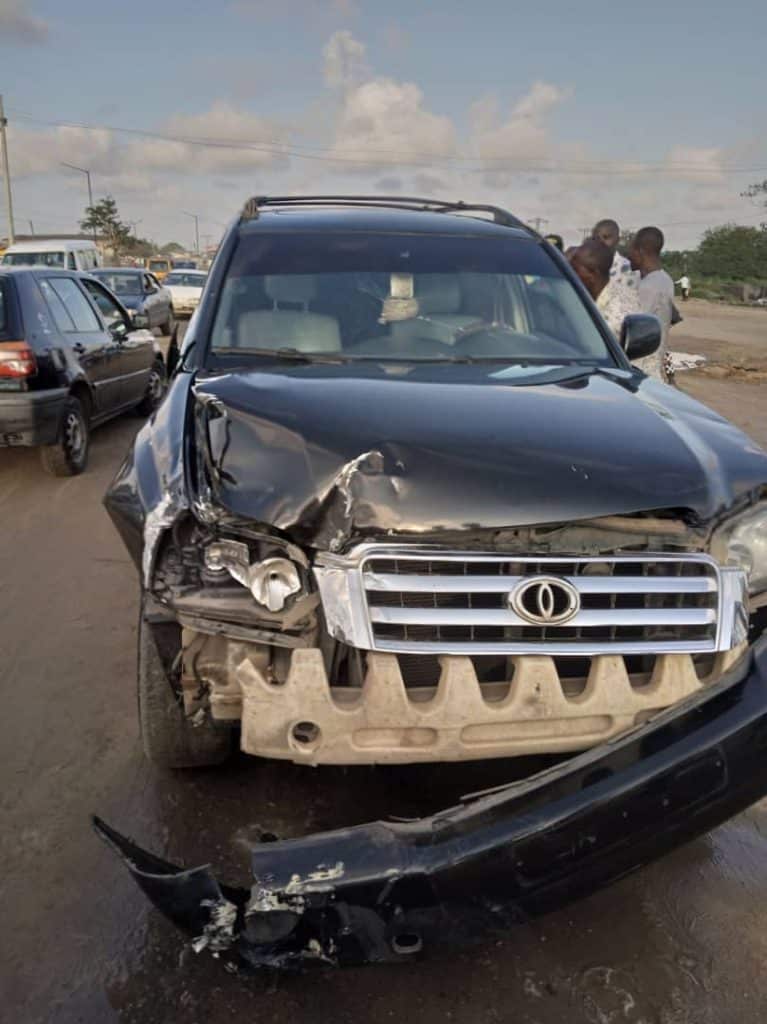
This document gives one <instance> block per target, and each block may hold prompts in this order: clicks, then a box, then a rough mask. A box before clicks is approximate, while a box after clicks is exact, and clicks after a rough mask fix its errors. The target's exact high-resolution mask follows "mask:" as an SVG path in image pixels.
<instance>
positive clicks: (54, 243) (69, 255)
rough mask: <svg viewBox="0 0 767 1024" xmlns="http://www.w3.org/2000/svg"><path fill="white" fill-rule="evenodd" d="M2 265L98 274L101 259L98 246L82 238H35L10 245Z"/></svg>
mask: <svg viewBox="0 0 767 1024" xmlns="http://www.w3.org/2000/svg"><path fill="white" fill-rule="evenodd" d="M2 262H3V266H4V267H52V268H54V269H56V270H94V269H95V268H96V267H98V266H100V265H101V257H100V256H99V251H98V249H97V248H96V245H95V243H94V242H88V241H84V240H83V239H82V238H60V239H59V238H34V239H30V240H29V241H26V242H15V243H14V244H13V245H9V246H8V248H7V249H6V250H5V255H4V256H3V261H2Z"/></svg>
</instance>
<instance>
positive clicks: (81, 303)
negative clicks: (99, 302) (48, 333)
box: [47, 277, 101, 333]
mask: <svg viewBox="0 0 767 1024" xmlns="http://www.w3.org/2000/svg"><path fill="white" fill-rule="evenodd" d="M47 284H49V285H50V286H51V288H52V289H53V291H54V292H55V293H56V295H57V296H58V297H59V299H61V302H62V303H63V305H64V307H65V309H66V311H67V313H68V314H69V316H70V318H71V320H72V323H73V324H74V326H73V327H70V328H69V330H70V331H72V330H74V331H78V332H82V333H89V332H92V331H100V330H101V325H100V324H99V322H98V319H97V317H96V314H95V313H94V311H93V309H92V308H91V306H90V303H89V302H88V300H87V299H86V297H85V296H84V295H83V293H82V292H81V291H80V289H79V288H78V287H77V284H76V282H75V281H73V280H72V278H71V277H49V278H47ZM66 329H67V328H63V327H62V330H66Z"/></svg>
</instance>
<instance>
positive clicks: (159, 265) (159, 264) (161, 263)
mask: <svg viewBox="0 0 767 1024" xmlns="http://www.w3.org/2000/svg"><path fill="white" fill-rule="evenodd" d="M169 266H170V264H169V263H168V261H167V260H150V261H149V267H148V268H147V269H149V270H151V271H152V273H157V271H158V270H159V271H160V273H162V272H163V270H167V269H168V267H169Z"/></svg>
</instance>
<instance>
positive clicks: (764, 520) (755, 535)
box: [711, 502, 767, 594]
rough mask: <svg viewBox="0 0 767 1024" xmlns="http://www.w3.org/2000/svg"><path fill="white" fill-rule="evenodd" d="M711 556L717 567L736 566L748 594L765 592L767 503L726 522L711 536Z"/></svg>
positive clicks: (766, 589)
mask: <svg viewBox="0 0 767 1024" xmlns="http://www.w3.org/2000/svg"><path fill="white" fill-rule="evenodd" d="M711 554H712V555H713V556H714V558H716V559H717V560H718V562H719V563H720V564H721V565H728V564H729V565H738V566H740V568H741V569H743V571H744V572H745V574H746V577H747V579H748V591H749V593H750V594H760V593H763V592H764V591H767V502H760V503H759V504H758V505H755V506H754V507H753V508H750V509H748V510H747V511H746V512H742V513H741V514H740V515H737V516H734V517H733V518H732V519H729V520H727V522H726V523H724V524H723V525H722V526H720V527H719V529H718V530H716V532H715V533H714V536H713V538H712V542H711Z"/></svg>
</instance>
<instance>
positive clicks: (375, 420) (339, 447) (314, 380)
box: [194, 364, 767, 550]
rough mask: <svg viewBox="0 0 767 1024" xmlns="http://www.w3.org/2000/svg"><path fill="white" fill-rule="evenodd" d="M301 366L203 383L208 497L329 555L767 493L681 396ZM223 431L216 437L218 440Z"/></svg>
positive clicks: (468, 371) (701, 510)
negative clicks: (360, 542)
mask: <svg viewBox="0 0 767 1024" xmlns="http://www.w3.org/2000/svg"><path fill="white" fill-rule="evenodd" d="M400 373H401V375H398V374H397V373H396V372H392V370H391V369H389V371H388V372H387V371H386V370H385V369H384V368H383V367H381V366H377V365H376V366H373V365H370V366H365V367H360V366H359V365H357V366H351V365H345V366H344V365H341V366H336V365H333V366H330V365H304V364H296V365H295V366H289V367H287V368H286V367H285V366H284V365H282V364H281V365H280V366H279V367H278V368H275V369H271V368H270V369H267V370H263V371H257V372H242V371H239V372H232V373H226V374H221V375H218V376H215V377H212V376H210V377H208V378H207V379H205V378H199V379H198V381H197V383H196V385H195V388H194V391H195V392H196V393H197V396H198V398H197V408H198V410H199V409H201V407H202V402H201V401H200V399H201V398H202V400H203V402H204V401H205V398H204V397H203V396H209V397H210V398H215V399H216V400H217V402H216V404H217V405H218V407H219V408H220V409H223V410H224V411H225V414H226V429H225V432H224V433H225V440H223V441H220V442H219V443H218V444H217V443H216V442H215V440H214V441H213V442H212V449H213V455H214V457H215V460H216V462H217V465H218V468H219V470H220V480H219V482H218V484H216V486H215V489H214V493H213V500H214V501H215V502H216V503H218V504H220V505H222V506H224V508H226V509H227V510H228V511H229V512H230V513H233V514H234V515H237V516H242V517H246V518H248V519H250V520H253V521H255V522H257V523H260V524H265V525H271V526H273V527H275V528H278V529H280V530H284V531H286V532H288V533H289V534H291V536H293V538H294V539H295V540H297V541H299V542H303V543H308V544H311V545H313V546H316V547H326V546H328V547H330V548H331V549H332V550H337V549H339V548H340V547H342V546H343V545H344V544H345V543H346V542H348V541H349V540H350V539H352V538H353V537H355V536H356V537H359V536H364V535H368V536H369V535H375V534H377V533H383V532H393V533H397V534H407V533H414V534H423V533H433V532H435V531H439V530H460V529H468V528H490V529H493V528H500V527H515V526H531V525H536V524H543V523H561V522H567V521H572V520H577V519H587V518H592V517H596V516H604V515H620V514H630V513H635V512H640V511H650V510H660V509H669V508H675V509H689V510H691V511H692V512H693V513H695V514H696V515H697V516H698V517H700V519H702V520H706V519H709V518H710V517H712V516H714V515H716V514H717V513H719V512H721V511H724V510H725V509H726V508H727V507H728V506H730V505H731V504H732V503H733V502H734V501H735V500H736V499H737V498H738V497H739V496H740V495H742V494H744V493H746V492H747V491H749V490H752V489H753V488H754V487H756V486H758V485H760V484H762V483H765V482H767V454H765V453H764V452H763V451H762V450H761V449H760V448H758V447H757V446H756V444H755V443H754V442H752V441H751V440H750V439H749V438H747V437H746V436H745V435H743V434H742V433H740V431H738V430H736V428H735V427H733V426H732V425H731V424H729V423H728V422H727V421H725V420H723V419H722V418H721V417H719V416H717V415H716V414H715V413H713V412H712V411H711V410H709V409H707V408H706V407H705V406H702V405H700V404H699V403H698V402H695V401H693V400H692V399H690V398H688V397H687V396H686V395H684V394H683V393H681V392H679V391H675V390H673V389H671V388H668V387H665V386H663V385H661V384H659V383H657V382H655V381H651V380H649V379H648V380H644V381H643V382H642V383H641V384H640V386H639V387H638V388H636V386H635V385H627V384H626V382H625V381H624V382H620V381H618V380H613V379H609V378H608V377H606V376H604V375H601V374H594V375H592V376H590V377H587V378H585V379H583V378H582V379H580V380H578V381H573V382H571V383H567V384H547V385H538V386H533V385H520V384H519V383H510V382H509V380H508V379H504V377H503V375H502V374H501V375H499V374H498V368H497V367H490V368H488V367H487V366H445V365H436V366H429V367H426V366H420V367H416V368H413V369H411V370H409V371H402V369H401V370H400ZM221 436H223V435H221V434H219V437H221Z"/></svg>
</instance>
